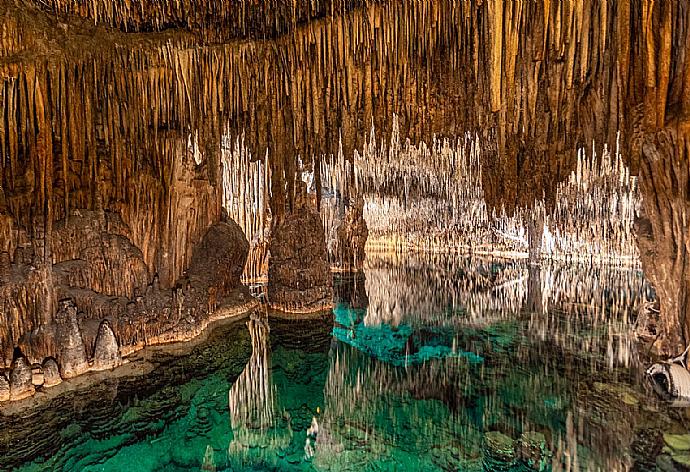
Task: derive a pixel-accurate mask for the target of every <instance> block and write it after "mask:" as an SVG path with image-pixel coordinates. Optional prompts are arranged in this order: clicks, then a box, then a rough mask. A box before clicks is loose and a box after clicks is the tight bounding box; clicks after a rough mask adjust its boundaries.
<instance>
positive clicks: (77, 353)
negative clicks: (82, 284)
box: [55, 300, 89, 379]
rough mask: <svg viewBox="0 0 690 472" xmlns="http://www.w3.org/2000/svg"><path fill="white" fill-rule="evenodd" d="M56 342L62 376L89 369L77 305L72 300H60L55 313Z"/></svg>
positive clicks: (67, 377) (73, 374)
mask: <svg viewBox="0 0 690 472" xmlns="http://www.w3.org/2000/svg"><path fill="white" fill-rule="evenodd" d="M55 323H56V325H57V329H56V336H55V338H56V344H57V346H58V358H59V360H60V369H61V373H62V377H63V378H65V379H69V378H72V377H76V376H77V375H80V374H83V373H84V372H86V371H87V370H89V363H88V361H87V358H86V348H85V347H84V339H83V338H82V335H81V331H80V329H79V323H78V322H77V306H76V305H75V304H74V302H73V301H72V300H62V301H61V302H60V309H59V310H58V312H57V314H56V315H55Z"/></svg>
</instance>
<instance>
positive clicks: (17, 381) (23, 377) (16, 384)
mask: <svg viewBox="0 0 690 472" xmlns="http://www.w3.org/2000/svg"><path fill="white" fill-rule="evenodd" d="M34 392H35V387H34V385H33V384H32V383H31V366H30V365H29V363H28V362H27V361H26V358H25V357H24V356H22V355H19V356H18V357H17V358H16V359H14V361H13V362H12V371H11V372H10V400H21V399H23V398H27V397H30V396H31V395H33V394H34Z"/></svg>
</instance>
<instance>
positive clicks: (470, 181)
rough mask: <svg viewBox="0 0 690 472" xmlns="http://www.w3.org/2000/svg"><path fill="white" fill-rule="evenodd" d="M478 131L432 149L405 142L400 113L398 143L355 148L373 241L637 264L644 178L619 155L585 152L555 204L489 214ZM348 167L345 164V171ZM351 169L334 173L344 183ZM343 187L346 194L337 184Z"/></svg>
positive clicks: (382, 245)
mask: <svg viewBox="0 0 690 472" xmlns="http://www.w3.org/2000/svg"><path fill="white" fill-rule="evenodd" d="M481 144H482V143H481V142H480V141H479V138H478V137H477V136H471V135H467V136H466V137H465V140H464V141H463V140H457V141H456V142H451V141H449V140H434V141H433V142H432V145H431V146H427V145H426V144H425V143H423V142H422V143H420V144H419V145H418V146H414V145H412V144H411V143H410V141H409V140H407V141H406V142H405V143H404V144H401V143H400V136H399V129H398V121H397V118H396V117H394V118H393V134H392V137H391V139H390V143H389V144H387V143H385V142H384V143H381V145H380V146H379V145H377V143H376V141H375V135H374V133H373V131H372V137H371V140H370V141H369V142H368V143H367V144H366V145H365V146H364V150H363V153H362V154H359V153H355V176H354V182H355V184H354V190H353V191H358V192H362V193H363V194H364V195H365V196H366V206H365V218H366V220H367V225H368V228H369V230H370V233H371V235H370V239H369V241H368V243H367V244H368V247H369V248H370V249H372V250H376V249H393V250H403V251H404V250H408V249H410V248H415V249H421V250H433V251H441V252H448V251H451V252H454V251H458V252H474V253H519V254H520V255H523V256H526V257H528V258H529V259H530V261H532V262H535V263H536V262H538V261H539V260H540V259H541V258H549V259H565V258H567V259H578V260H580V259H584V260H594V261H599V262H601V261H603V262H616V263H620V262H624V263H632V264H637V263H638V251H637V244H636V241H635V237H634V230H633V222H634V219H635V216H636V214H637V208H638V207H639V204H640V196H639V191H638V188H637V179H636V178H635V177H632V176H631V175H630V171H629V169H628V168H627V167H626V166H625V164H624V163H623V159H622V156H621V154H620V152H618V151H617V152H616V153H614V154H611V153H610V152H609V151H608V148H607V147H604V152H603V153H602V155H601V156H598V155H597V154H596V152H594V151H592V153H591V155H589V156H588V155H586V154H585V152H584V151H583V150H580V151H578V153H577V156H578V159H577V166H576V169H575V170H574V171H573V172H572V173H571V175H570V177H569V179H568V180H567V181H566V182H563V183H561V184H559V185H557V186H555V197H554V198H555V205H553V209H552V210H550V209H548V208H547V202H546V201H545V199H544V197H543V196H539V197H538V198H537V199H536V200H534V202H533V203H532V205H531V206H530V207H529V208H521V209H518V210H517V211H515V212H514V214H512V215H508V214H507V213H506V212H505V210H502V211H500V212H495V211H489V210H488V208H489V207H488V205H487V202H486V199H485V194H484V189H483V185H482V174H483V173H484V172H485V170H484V164H483V163H484V161H485V157H484V156H482V145H481ZM341 168H342V169H341ZM348 169H349V168H348V167H343V166H342V165H340V166H336V167H335V169H334V170H333V171H332V172H331V173H332V174H333V175H337V176H339V175H340V174H344V177H340V178H339V179H338V181H339V182H340V181H344V180H346V177H347V175H348ZM338 191H341V192H342V191H343V190H340V189H338Z"/></svg>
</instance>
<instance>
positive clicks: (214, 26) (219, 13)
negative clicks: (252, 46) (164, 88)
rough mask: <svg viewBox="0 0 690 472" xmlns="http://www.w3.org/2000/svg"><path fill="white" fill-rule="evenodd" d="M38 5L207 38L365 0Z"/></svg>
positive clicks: (261, 35)
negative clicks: (191, 33) (175, 29)
mask: <svg viewBox="0 0 690 472" xmlns="http://www.w3.org/2000/svg"><path fill="white" fill-rule="evenodd" d="M33 3H34V4H35V5H37V6H39V7H41V8H43V9H45V10H46V11H48V12H51V13H55V14H58V15H78V16H81V17H84V18H88V19H90V20H92V21H93V22H94V23H102V24H107V25H110V26H113V27H115V28H120V29H121V30H123V31H127V32H150V31H161V30H163V29H166V28H182V29H185V30H189V31H191V32H194V33H195V34H197V35H199V36H200V37H201V38H202V39H205V40H211V41H218V40H228V39H238V38H244V39H248V38H252V39H265V38H271V37H276V36H278V35H280V34H284V33H287V32H289V31H291V30H292V29H294V28H295V27H296V26H297V25H298V24H300V23H304V22H307V21H310V20H314V19H317V18H321V17H324V16H327V15H333V14H335V13H342V12H345V11H347V10H350V9H352V8H354V7H357V6H361V5H363V4H364V3H365V2H364V1H362V0H317V1H313V0H310V1H307V0H298V1H292V0H291V1H287V0H264V1H261V2H252V1H246V0H222V1H219V2H210V3H209V2H203V1H201V2H199V1H187V2H181V1H174V2H166V1H160V0H146V1H143V2H139V3H137V4H132V3H131V2H126V1H120V0H117V1H107V0H97V1H94V2H89V3H82V2H78V1H74V0H67V1H65V0H48V1H35V2H33Z"/></svg>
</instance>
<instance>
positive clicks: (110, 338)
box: [92, 320, 122, 370]
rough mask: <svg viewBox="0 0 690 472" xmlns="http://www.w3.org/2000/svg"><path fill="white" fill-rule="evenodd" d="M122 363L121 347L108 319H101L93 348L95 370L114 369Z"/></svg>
mask: <svg viewBox="0 0 690 472" xmlns="http://www.w3.org/2000/svg"><path fill="white" fill-rule="evenodd" d="M121 363H122V358H121V357H120V347H119V346H118V344H117V338H115V333H113V329H112V328H111V326H110V322H108V320H103V321H101V324H100V326H99V327H98V335H97V336H96V344H95V347H94V350H93V366H92V369H93V370H107V369H113V368H115V367H117V366H119V365H120V364H121Z"/></svg>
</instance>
